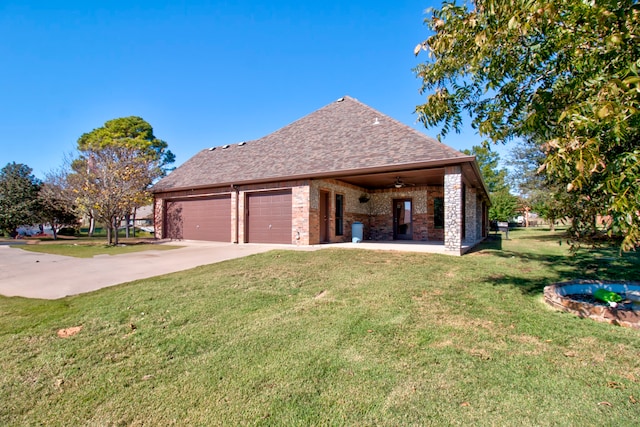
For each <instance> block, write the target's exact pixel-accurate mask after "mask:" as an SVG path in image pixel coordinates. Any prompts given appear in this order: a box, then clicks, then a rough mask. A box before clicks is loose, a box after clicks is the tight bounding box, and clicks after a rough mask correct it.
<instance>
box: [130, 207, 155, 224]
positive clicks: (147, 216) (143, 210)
mask: <svg viewBox="0 0 640 427" xmlns="http://www.w3.org/2000/svg"><path fill="white" fill-rule="evenodd" d="M133 225H135V226H136V227H151V226H153V205H146V206H141V207H139V208H137V209H136V219H135V221H134V224H133Z"/></svg>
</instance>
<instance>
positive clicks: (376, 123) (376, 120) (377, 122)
mask: <svg viewBox="0 0 640 427" xmlns="http://www.w3.org/2000/svg"><path fill="white" fill-rule="evenodd" d="M373 124H374V125H379V124H380V120H378V118H377V117H376V119H375V120H374V121H373Z"/></svg>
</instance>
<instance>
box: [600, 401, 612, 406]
mask: <svg viewBox="0 0 640 427" xmlns="http://www.w3.org/2000/svg"><path fill="white" fill-rule="evenodd" d="M598 406H609V407H611V406H613V405H612V404H611V403H609V402H598Z"/></svg>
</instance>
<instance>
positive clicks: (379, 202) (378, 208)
mask: <svg viewBox="0 0 640 427" xmlns="http://www.w3.org/2000/svg"><path fill="white" fill-rule="evenodd" d="M282 189H291V195H292V207H291V209H292V211H291V216H292V227H291V228H292V229H291V243H292V244H295V245H313V244H318V243H320V192H321V191H324V192H327V193H328V194H329V206H328V209H327V217H328V220H329V230H328V231H329V235H328V240H329V242H336V243H338V242H350V241H351V240H352V224H353V223H354V222H356V221H359V222H361V223H363V224H364V239H365V240H380V241H385V240H387V241H388V240H393V200H394V199H411V201H412V221H413V235H412V237H413V240H416V241H441V242H442V241H444V243H445V247H446V248H447V250H449V251H454V252H455V251H458V252H459V251H460V248H461V244H462V242H461V238H460V236H461V230H460V221H461V218H462V217H461V215H462V206H461V201H462V197H461V195H460V190H461V189H462V175H461V171H460V168H459V167H451V168H449V167H447V168H446V174H445V186H444V187H443V186H426V187H404V188H389V189H383V190H373V191H365V190H363V189H362V188H360V187H357V186H354V185H350V184H347V183H344V182H342V181H339V180H333V179H324V180H322V179H319V180H297V181H281V182H274V183H268V184H254V185H244V186H242V185H241V186H237V187H233V188H231V187H225V188H214V189H199V190H186V191H176V192H163V193H157V194H156V198H155V202H154V213H155V226H156V236H157V237H159V238H161V237H164V236H163V232H164V224H163V215H164V207H165V200H166V199H171V198H186V197H197V196H200V197H201V196H207V195H212V196H213V195H221V194H230V195H231V209H232V213H231V224H230V228H231V235H230V239H229V241H230V242H234V243H235V242H237V243H246V238H245V215H244V212H245V203H246V199H247V194H249V193H251V192H256V191H275V190H282ZM336 194H341V195H343V204H344V212H343V234H342V235H336V233H335V232H336V224H335V221H336V217H335V201H336ZM362 195H367V196H368V197H369V200H368V201H367V202H364V203H362V202H360V200H359V198H360V197H361V196H362ZM436 198H443V199H444V209H445V219H444V222H445V226H444V228H436V227H435V219H434V200H435V199H436ZM466 203H467V209H465V212H466V213H467V215H468V216H467V217H466V218H465V220H466V224H467V230H466V232H467V236H468V237H469V238H470V239H471V240H474V241H479V240H481V236H482V229H481V227H482V211H483V209H482V206H483V205H482V203H483V202H482V200H481V199H479V196H478V194H477V193H476V191H475V190H468V193H467V195H466ZM478 212H479V213H478Z"/></svg>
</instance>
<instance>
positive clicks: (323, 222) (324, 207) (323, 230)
mask: <svg viewBox="0 0 640 427" xmlns="http://www.w3.org/2000/svg"><path fill="white" fill-rule="evenodd" d="M319 220H320V243H329V192H327V191H322V190H321V191H320V218H319Z"/></svg>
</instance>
